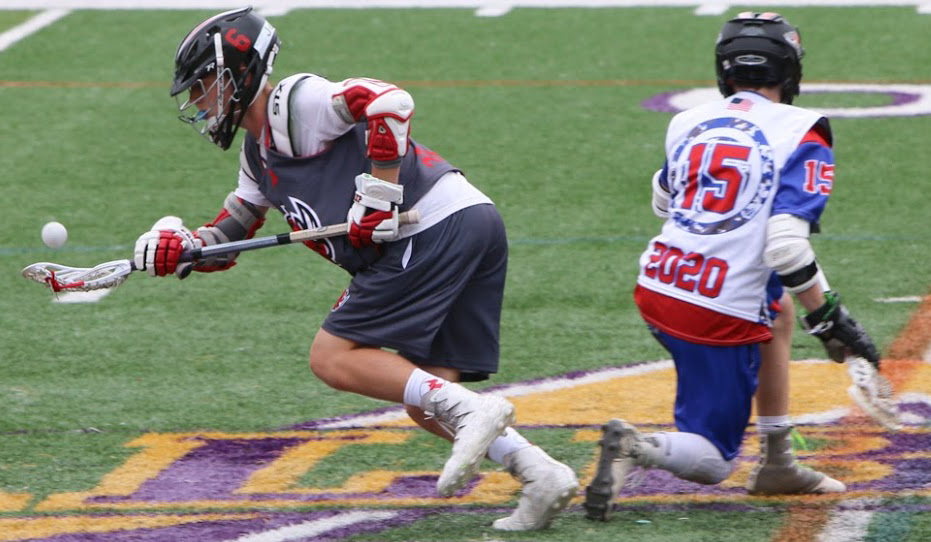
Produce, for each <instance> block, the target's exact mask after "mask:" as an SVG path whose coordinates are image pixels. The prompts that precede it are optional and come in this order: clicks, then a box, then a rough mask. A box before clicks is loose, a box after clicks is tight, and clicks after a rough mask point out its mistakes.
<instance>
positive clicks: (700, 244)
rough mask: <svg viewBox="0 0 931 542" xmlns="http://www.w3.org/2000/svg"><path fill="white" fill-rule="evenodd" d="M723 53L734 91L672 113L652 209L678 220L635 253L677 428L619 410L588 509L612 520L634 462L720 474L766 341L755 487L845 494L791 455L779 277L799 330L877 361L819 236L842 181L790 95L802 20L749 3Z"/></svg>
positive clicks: (638, 291)
mask: <svg viewBox="0 0 931 542" xmlns="http://www.w3.org/2000/svg"><path fill="white" fill-rule="evenodd" d="M715 55H716V66H717V75H718V85H719V87H720V90H721V93H722V94H723V96H724V98H723V99H721V100H718V101H715V102H712V103H709V104H705V105H701V106H697V107H695V108H692V109H690V110H688V111H684V112H682V113H680V114H678V115H676V116H675V117H674V118H673V119H672V121H671V122H670V123H669V128H668V130H667V134H666V145H665V148H666V160H665V164H664V166H663V168H662V169H661V170H660V171H658V172H657V173H656V174H655V175H654V177H653V187H654V210H655V211H656V212H657V214H661V215H663V216H666V217H667V218H666V221H665V223H664V225H663V228H662V232H661V233H660V234H659V235H658V236H656V237H654V238H653V240H651V241H650V243H649V246H648V247H647V250H646V251H645V252H644V253H643V255H642V256H641V258H640V274H639V277H638V279H637V286H636V288H635V292H634V298H635V300H636V302H637V305H638V307H639V309H640V313H641V316H642V317H643V318H644V320H645V321H646V322H647V325H648V327H649V329H650V331H651V332H652V333H653V335H654V336H655V337H656V338H657V340H659V342H660V343H661V344H662V345H663V346H664V347H665V348H666V349H667V350H668V351H669V352H670V353H671V355H672V357H673V360H674V362H675V367H676V373H677V391H676V400H675V406H674V415H675V422H676V427H677V429H678V432H658V433H651V434H641V433H640V432H639V431H638V430H637V429H636V428H635V427H634V426H633V425H631V424H630V423H628V422H626V421H624V420H621V419H614V420H611V421H609V422H608V423H607V424H606V425H605V426H604V428H603V430H604V433H603V437H602V439H601V441H600V443H599V447H600V456H599V460H598V464H597V470H596V473H595V476H594V479H593V480H592V482H591V484H590V485H589V486H588V487H587V489H586V495H585V503H584V507H585V511H586V516H587V517H589V518H590V519H598V520H605V519H607V517H608V514H609V512H610V510H611V505H612V501H613V499H614V498H615V497H616V496H617V495H618V492H619V491H620V490H621V488H622V487H623V485H624V482H625V479H626V476H627V474H628V472H629V471H630V470H631V469H632V468H634V467H643V468H660V469H664V470H667V471H669V472H671V473H673V474H674V475H676V476H677V477H679V478H682V479H685V480H690V481H693V482H697V483H701V484H717V483H719V482H721V481H723V480H725V479H726V478H727V477H728V476H729V475H730V474H731V472H732V470H733V466H734V461H735V459H736V457H737V455H738V453H739V450H740V444H741V442H742V440H743V436H744V432H745V430H746V427H747V422H748V421H749V418H750V414H751V403H752V401H753V397H754V393H755V392H756V391H757V378H758V372H759V370H760V365H761V358H762V354H761V349H763V348H765V355H766V356H767V358H768V359H767V363H768V364H770V365H771V366H770V367H769V368H768V370H767V371H765V372H764V378H770V379H773V378H774V377H775V379H774V380H772V381H770V382H768V383H767V385H766V388H765V389H764V390H761V391H764V392H765V393H766V397H765V398H761V399H762V400H763V401H764V403H763V404H766V405H767V408H768V411H767V414H770V415H769V416H764V418H763V420H762V421H763V422H765V425H767V426H768V430H763V428H762V427H761V432H762V433H763V434H762V436H761V446H762V454H763V456H764V458H763V460H762V461H761V463H760V465H757V468H756V469H755V472H754V473H753V474H752V475H751V477H750V480H749V482H748V489H750V491H751V492H754V493H762V494H772V493H828V492H838V491H844V490H845V487H844V485H843V484H842V483H840V482H838V481H837V480H834V479H832V478H830V477H828V476H826V475H824V474H823V473H819V472H815V471H811V470H808V469H804V468H801V467H799V466H798V465H797V464H795V463H794V460H793V458H792V453H791V441H790V436H789V430H790V429H791V425H790V424H789V423H788V403H787V397H788V396H787V388H786V386H787V383H788V379H787V366H788V350H787V349H788V348H789V347H790V346H791V342H790V341H791V327H789V328H788V330H787V329H786V328H785V325H787V324H789V323H790V322H788V321H787V317H788V318H791V316H792V314H791V312H792V311H791V309H790V310H789V313H790V314H788V315H783V316H781V317H779V318H778V319H776V321H777V322H779V326H778V327H777V337H776V338H775V339H774V337H773V330H772V326H773V320H774V318H775V317H776V315H777V313H778V309H779V305H778V301H779V300H780V298H782V296H783V289H785V291H787V292H789V293H791V294H792V295H794V296H795V298H796V299H797V300H798V302H799V303H800V304H801V305H802V307H804V309H805V311H806V314H805V315H804V316H802V317H801V318H800V321H801V323H802V326H803V327H804V328H805V329H806V330H807V331H808V333H810V334H812V335H814V336H816V337H818V338H819V339H821V340H822V341H823V343H824V345H825V347H826V349H827V351H828V354H829V356H830V357H831V359H833V360H835V361H838V362H843V361H844V359H845V357H846V356H847V355H851V354H852V355H857V356H860V357H863V358H865V359H867V360H868V361H869V362H871V363H872V364H874V365H877V366H878V364H879V353H878V352H877V349H876V347H875V345H874V344H873V341H872V339H870V337H869V335H867V333H866V332H865V331H864V329H863V328H862V327H861V326H860V325H859V324H858V323H857V322H856V321H855V320H854V319H853V318H852V317H851V316H850V314H849V313H848V311H847V310H846V309H845V308H844V306H843V305H842V304H841V303H840V298H839V297H838V295H837V294H836V293H835V292H832V291H831V290H830V288H829V287H828V283H827V280H826V279H825V276H824V273H823V272H822V270H821V268H820V267H819V265H818V262H817V260H816V258H815V254H814V252H813V250H812V247H811V244H810V243H809V239H808V238H809V235H810V234H811V233H812V232H813V231H816V228H817V226H818V222H819V219H820V216H821V213H822V211H823V210H824V207H825V204H826V203H827V199H828V196H829V195H830V193H831V190H832V188H833V181H834V155H833V151H832V149H831V144H832V137H831V130H830V125H829V124H828V121H827V119H826V118H824V117H822V116H821V115H818V114H817V113H813V112H810V111H806V110H804V109H801V108H798V107H794V106H792V105H791V103H792V100H793V98H794V97H795V96H797V95H798V92H799V81H800V80H801V75H802V70H801V58H802V55H803V50H802V47H801V42H800V39H799V34H798V30H797V29H796V28H795V27H793V26H792V25H790V24H789V23H788V22H786V21H785V19H783V18H782V17H781V16H779V15H778V14H776V13H750V12H745V13H741V14H740V15H738V16H737V17H736V18H734V19H732V20H730V21H728V22H727V23H725V25H724V27H723V28H722V30H721V33H720V35H719V36H718V39H717V44H716V47H715ZM789 307H791V304H789ZM770 341H773V342H771V343H770ZM766 343H770V344H768V345H767V344H766ZM762 345H766V346H762ZM780 379H784V380H783V381H782V382H780V381H779V380H780ZM780 386H781V388H780ZM758 404H760V403H758ZM780 412H784V413H785V415H784V416H783V415H782V414H780ZM761 425H763V424H761Z"/></svg>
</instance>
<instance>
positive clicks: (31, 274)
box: [23, 209, 420, 292]
mask: <svg viewBox="0 0 931 542" xmlns="http://www.w3.org/2000/svg"><path fill="white" fill-rule="evenodd" d="M419 221H420V214H419V213H418V212H417V210H416V209H412V210H410V211H407V212H404V213H401V214H400V215H398V223H399V224H416V223H418V222H419ZM348 231H349V223H348V222H344V223H342V224H333V225H330V226H321V227H319V228H308V229H306V230H298V231H292V232H288V233H279V234H278V235H268V236H266V237H257V238H255V239H244V240H242V241H231V242H229V243H219V244H216V245H211V246H208V247H203V248H197V249H194V250H191V251H189V252H185V253H184V254H182V255H181V259H180V260H181V261H182V262H195V261H198V260H203V259H206V258H210V257H212V256H222V255H224V254H229V253H231V252H245V251H247V250H256V249H259V248H266V247H275V246H280V245H290V244H292V243H303V242H304V241H317V240H320V239H326V238H329V237H336V236H337V235H345V234H346V233H347V232H348ZM133 271H138V269H136V265H135V263H134V262H133V261H132V260H113V261H112V262H105V263H102V264H99V265H97V266H94V267H69V266H67V265H60V264H57V263H49V262H39V263H34V264H32V265H29V266H27V267H26V268H25V269H23V276H24V277H26V278H27V279H29V280H33V281H35V282H38V283H42V284H45V285H47V286H48V287H49V288H51V289H52V291H54V292H89V291H91V290H99V289H101V288H115V287H117V286H119V285H120V284H121V283H122V282H123V281H124V280H126V279H127V278H129V274H130V273H132V272H133Z"/></svg>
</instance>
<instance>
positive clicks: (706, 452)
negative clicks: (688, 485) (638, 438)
mask: <svg viewBox="0 0 931 542" xmlns="http://www.w3.org/2000/svg"><path fill="white" fill-rule="evenodd" d="M644 436H645V437H647V438H655V439H656V440H657V442H658V443H659V449H658V450H657V449H656V448H652V447H649V446H647V447H645V450H646V451H648V452H651V453H648V455H647V457H648V458H649V460H650V461H651V462H652V463H653V466H656V467H659V468H661V469H663V470H667V471H669V472H671V473H673V474H675V475H676V476H678V477H679V478H682V479H684V480H690V481H692V482H698V483H700V484H717V483H719V482H721V481H723V480H724V479H725V478H727V477H728V476H730V474H731V471H732V470H733V465H732V463H731V462H730V461H725V460H724V457H722V456H721V452H719V451H718V448H717V447H716V446H715V445H714V444H712V443H711V441H709V440H708V439H706V438H705V437H703V436H701V435H697V434H695V433H683V432H675V433H651V434H649V435H644Z"/></svg>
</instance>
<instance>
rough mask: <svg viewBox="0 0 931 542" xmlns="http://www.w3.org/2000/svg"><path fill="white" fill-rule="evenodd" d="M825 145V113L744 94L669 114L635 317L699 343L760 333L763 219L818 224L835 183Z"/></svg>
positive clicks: (763, 333)
mask: <svg viewBox="0 0 931 542" xmlns="http://www.w3.org/2000/svg"><path fill="white" fill-rule="evenodd" d="M830 145H831V135H830V128H829V125H828V123H827V120H826V119H825V118H824V117H822V116H821V115H819V114H817V113H814V112H811V111H807V110H805V109H801V108H798V107H794V106H791V105H786V104H780V103H773V102H771V101H769V100H768V99H766V98H765V97H763V96H761V95H759V94H756V93H754V92H749V91H743V92H739V93H737V94H735V95H733V96H729V97H727V98H725V99H722V100H718V101H715V102H712V103H709V104H705V105H702V106H698V107H695V108H693V109H690V110H688V111H684V112H682V113H680V114H678V115H676V117H675V118H673V119H672V121H671V122H670V124H669V129H668V131H667V136H666V161H665V164H664V167H663V170H662V172H661V174H660V176H659V183H660V185H661V186H663V187H664V188H668V189H669V192H670V194H671V195H670V202H669V216H668V218H667V220H666V222H665V224H664V225H663V229H662V232H661V233H660V234H659V235H657V236H656V237H655V238H653V240H651V241H650V244H649V246H648V248H647V250H646V251H645V252H644V253H643V255H642V256H641V258H640V274H639V277H638V280H637V284H638V287H637V291H636V300H637V303H638V305H639V307H640V309H641V313H642V314H643V316H644V318H645V319H646V320H647V321H648V322H649V323H650V324H651V325H653V326H655V327H656V328H658V329H660V330H662V331H664V332H666V333H668V334H669V335H672V336H674V337H678V338H680V339H684V340H687V341H691V342H695V343H698V344H708V345H717V346H724V345H738V344H750V343H755V342H761V341H765V340H768V339H769V338H770V337H771V333H770V331H769V326H770V325H771V318H770V314H769V309H770V307H769V302H770V300H769V299H768V297H767V293H766V286H767V283H768V281H769V279H770V277H771V275H772V272H773V271H772V269H770V268H769V267H767V266H766V264H765V263H764V262H763V251H764V249H765V247H766V227H767V221H768V220H769V217H770V216H772V215H775V214H791V215H795V216H798V217H800V218H803V219H805V220H807V221H809V222H810V223H812V224H816V223H817V222H818V220H819V218H820V216H821V212H822V211H823V210H824V207H825V204H826V203H827V199H828V196H829V195H830V193H831V189H832V186H833V180H834V155H833V151H832V150H831V146H830Z"/></svg>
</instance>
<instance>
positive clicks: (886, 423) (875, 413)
mask: <svg viewBox="0 0 931 542" xmlns="http://www.w3.org/2000/svg"><path fill="white" fill-rule="evenodd" d="M845 364H846V365H847V372H848V373H849V374H850V379H851V380H853V384H852V385H851V386H850V387H849V388H847V394H848V395H850V398H851V399H853V400H854V402H855V403H857V406H859V407H860V408H862V409H863V411H864V412H866V413H867V414H869V416H870V417H871V418H873V419H874V420H876V421H877V422H878V423H879V424H880V425H882V426H883V427H885V428H886V429H889V430H890V431H898V430H899V429H902V422H901V421H900V419H899V406H898V405H897V404H896V402H895V399H893V397H892V383H891V382H889V380H887V379H886V377H884V376H883V375H881V374H879V371H877V370H876V365H874V364H872V363H870V362H869V361H867V360H866V359H864V358H861V357H858V356H848V357H847V359H846V360H845Z"/></svg>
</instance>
